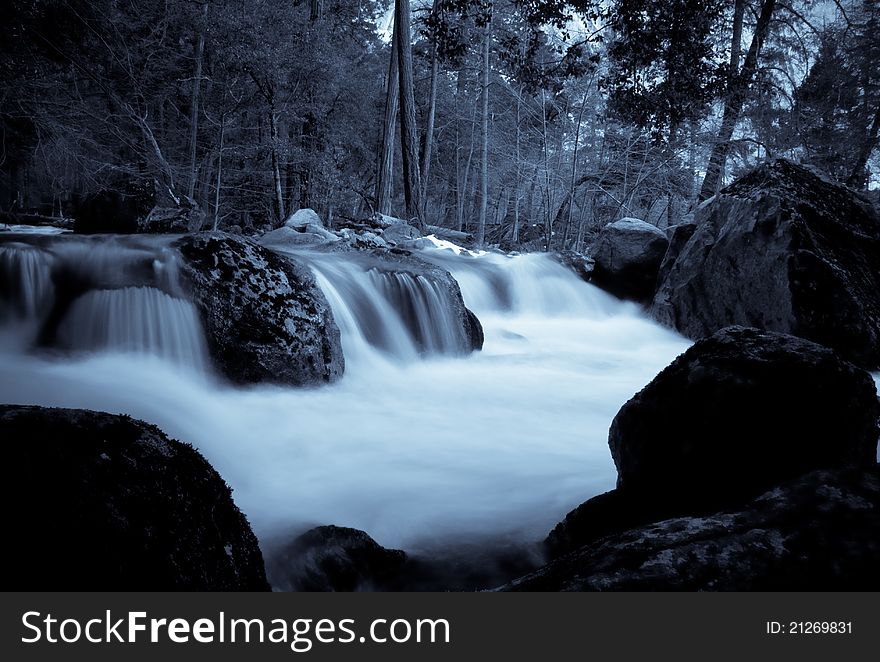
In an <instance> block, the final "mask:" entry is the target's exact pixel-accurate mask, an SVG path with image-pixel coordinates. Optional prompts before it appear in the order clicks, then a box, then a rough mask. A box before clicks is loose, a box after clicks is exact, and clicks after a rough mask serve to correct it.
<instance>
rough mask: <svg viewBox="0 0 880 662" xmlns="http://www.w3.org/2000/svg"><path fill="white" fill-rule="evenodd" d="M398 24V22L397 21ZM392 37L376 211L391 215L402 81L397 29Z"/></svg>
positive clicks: (377, 178)
mask: <svg viewBox="0 0 880 662" xmlns="http://www.w3.org/2000/svg"><path fill="white" fill-rule="evenodd" d="M395 22H396V21H395ZM393 30H394V34H393V35H392V37H391V59H390V62H389V65H388V79H387V80H386V83H385V124H384V126H383V128H382V148H381V151H380V154H379V172H378V175H377V177H376V210H377V211H378V212H379V213H380V214H386V215H391V198H392V196H393V195H394V143H395V134H396V132H397V104H398V101H399V98H398V90H399V88H400V79H399V78H398V73H397V36H396V33H397V28H396V27H394V28H393Z"/></svg>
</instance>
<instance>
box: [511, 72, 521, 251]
mask: <svg viewBox="0 0 880 662" xmlns="http://www.w3.org/2000/svg"><path fill="white" fill-rule="evenodd" d="M522 95H523V87H522V84H520V86H519V89H518V90H517V95H516V127H515V129H514V131H515V135H516V138H515V140H516V175H515V176H516V180H515V181H514V184H513V194H514V199H513V232H512V233H511V237H510V240H511V242H512V243H513V246H514V248H516V244H517V243H518V242H519V203H520V187H521V186H522V182H521V180H522V146H521V138H520V120H521V117H522Z"/></svg>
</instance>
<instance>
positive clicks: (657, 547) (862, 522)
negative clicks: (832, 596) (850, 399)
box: [500, 438, 880, 591]
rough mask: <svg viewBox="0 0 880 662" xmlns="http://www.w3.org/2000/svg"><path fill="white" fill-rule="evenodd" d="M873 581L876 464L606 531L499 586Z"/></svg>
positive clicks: (698, 587)
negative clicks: (711, 509) (703, 512)
mask: <svg viewBox="0 0 880 662" xmlns="http://www.w3.org/2000/svg"><path fill="white" fill-rule="evenodd" d="M828 444H829V445H833V444H834V439H833V438H832V439H829V440H828ZM878 588H880V469H878V468H877V466H876V465H874V466H873V467H870V468H850V469H841V470H835V471H817V472H813V473H810V474H807V475H805V476H803V477H800V478H797V479H795V480H793V481H791V482H789V483H786V484H784V485H782V486H780V487H777V488H774V489H772V490H770V491H768V492H767V493H765V494H763V495H762V496H759V497H758V498H757V499H755V500H754V501H752V502H750V503H748V504H746V505H745V506H743V507H741V508H737V509H733V510H728V511H726V512H719V513H714V514H711V515H708V516H704V517H679V518H675V519H667V520H664V521H660V522H657V523H654V524H650V525H648V526H642V527H639V528H633V529H631V530H628V531H625V532H623V533H619V534H616V535H611V536H608V537H604V538H602V539H600V540H598V541H595V542H593V543H591V544H588V545H586V546H583V547H581V548H580V549H577V550H576V551H573V552H571V553H569V554H566V555H565V556H562V557H560V558H558V559H556V560H554V561H553V562H551V563H549V564H548V565H546V566H544V567H543V568H541V569H539V570H537V571H535V572H534V573H531V574H529V575H526V576H525V577H522V578H520V579H518V580H515V581H514V582H511V583H510V584H508V585H506V586H504V587H502V588H501V589H500V590H508V591H804V590H810V591H828V590H835V591H871V590H874V591H876V590H878Z"/></svg>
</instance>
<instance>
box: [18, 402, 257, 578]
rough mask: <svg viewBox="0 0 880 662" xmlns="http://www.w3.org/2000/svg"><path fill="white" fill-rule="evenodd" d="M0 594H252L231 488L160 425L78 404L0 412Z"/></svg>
mask: <svg viewBox="0 0 880 662" xmlns="http://www.w3.org/2000/svg"><path fill="white" fill-rule="evenodd" d="M0 437H2V438H3V440H4V446H5V455H6V462H7V463H8V464H7V466H9V467H14V471H10V472H8V474H7V476H6V477H5V479H4V481H3V489H4V491H5V498H4V500H3V502H4V503H5V504H6V508H7V514H8V519H11V526H10V525H8V526H7V535H6V538H5V548H6V550H5V551H6V558H7V561H6V563H5V564H4V571H5V577H4V581H3V586H4V588H5V589H7V590H26V591H35V590H52V591H59V590H68V591H69V590H77V591H96V590H105V591H107V590H113V591H184V590H185V591H261V590H267V589H268V584H267V582H266V576H265V570H264V567H263V558H262V555H261V553H260V548H259V546H258V544H257V539H256V537H255V536H254V534H253V533H252V531H251V528H250V526H249V525H248V522H247V520H246V519H245V517H244V515H242V513H241V512H240V511H239V510H238V508H237V507H236V506H235V503H233V501H232V497H231V491H230V489H229V487H228V486H227V485H226V483H225V482H224V481H223V479H222V478H221V477H220V476H219V475H218V474H217V472H216V471H214V469H213V468H212V467H211V465H210V464H208V462H207V461H206V460H205V459H204V458H203V457H202V456H201V455H200V454H199V453H198V452H197V451H196V450H194V449H193V448H192V447H191V446H189V445H187V444H182V443H180V442H177V441H173V440H170V439H168V438H167V437H166V436H165V435H164V434H163V433H162V432H161V431H160V430H159V429H158V428H156V427H154V426H152V425H148V424H146V423H142V422H140V421H136V420H133V419H131V418H128V417H127V416H116V415H113V414H105V413H100V412H92V411H84V410H78V409H46V408H42V407H25V406H11V405H3V406H0Z"/></svg>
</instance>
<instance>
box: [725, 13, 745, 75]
mask: <svg viewBox="0 0 880 662" xmlns="http://www.w3.org/2000/svg"><path fill="white" fill-rule="evenodd" d="M745 12H746V0H736V3H735V4H734V6H733V35H732V36H731V40H730V70H729V71H730V73H729V78H728V88H729V84H730V81H733V80H734V78H735V77H736V76H737V75H738V74H739V58H740V54H741V53H742V38H743V17H744V15H745ZM728 91H730V90H729V89H728Z"/></svg>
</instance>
